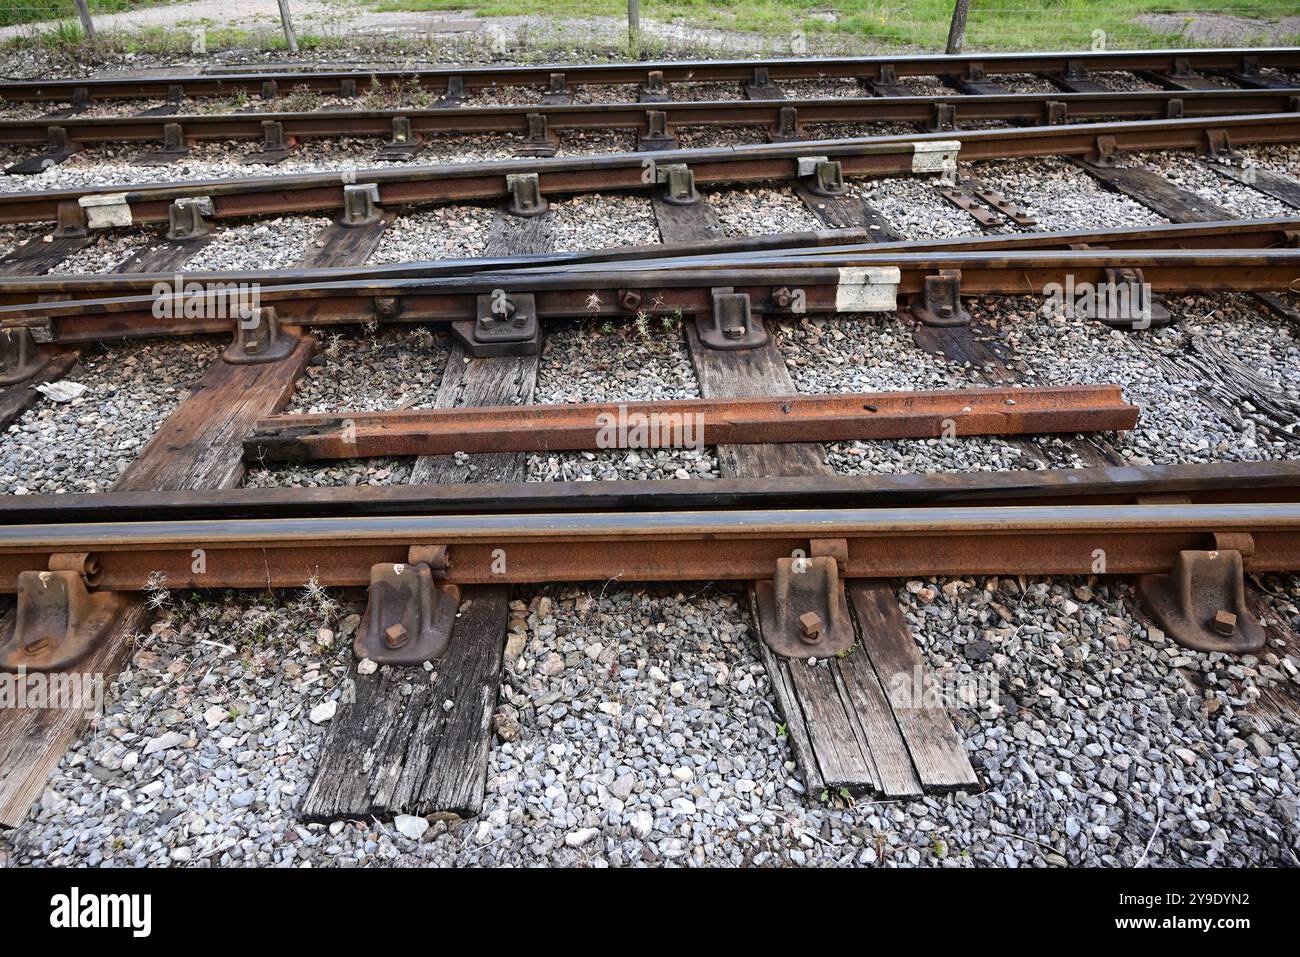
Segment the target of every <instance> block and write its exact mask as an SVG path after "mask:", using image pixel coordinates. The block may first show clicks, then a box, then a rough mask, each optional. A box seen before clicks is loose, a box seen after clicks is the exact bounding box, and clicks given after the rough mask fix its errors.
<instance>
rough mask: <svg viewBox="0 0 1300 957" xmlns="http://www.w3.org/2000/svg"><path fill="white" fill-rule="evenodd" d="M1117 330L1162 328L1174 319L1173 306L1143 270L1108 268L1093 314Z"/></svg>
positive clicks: (1098, 319) (1099, 320) (1098, 292)
mask: <svg viewBox="0 0 1300 957" xmlns="http://www.w3.org/2000/svg"><path fill="white" fill-rule="evenodd" d="M1093 318H1095V319H1096V320H1097V321H1098V322H1101V323H1104V324H1105V325H1108V326H1110V327H1111V328H1113V329H1133V330H1141V329H1159V328H1160V327H1161V326H1167V325H1169V323H1171V322H1172V321H1173V317H1172V316H1171V315H1170V314H1169V308H1168V307H1167V306H1166V305H1165V304H1164V303H1163V302H1162V301H1160V299H1159V298H1157V296H1156V295H1155V294H1154V293H1153V292H1152V291H1151V287H1150V286H1148V285H1147V282H1146V278H1145V277H1144V276H1143V275H1142V270H1141V269H1107V270H1105V271H1104V274H1103V278H1102V283H1101V288H1100V289H1098V290H1097V310H1096V315H1095V316H1094V317H1093Z"/></svg>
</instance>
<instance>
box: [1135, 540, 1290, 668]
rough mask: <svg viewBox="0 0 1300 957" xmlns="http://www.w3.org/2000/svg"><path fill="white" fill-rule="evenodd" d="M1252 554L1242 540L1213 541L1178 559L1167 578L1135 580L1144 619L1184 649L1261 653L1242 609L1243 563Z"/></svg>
mask: <svg viewBox="0 0 1300 957" xmlns="http://www.w3.org/2000/svg"><path fill="white" fill-rule="evenodd" d="M1254 551H1255V541H1254V538H1253V537H1252V536H1250V535H1248V534H1232V535H1222V534H1218V533H1216V534H1215V536H1214V548H1213V549H1211V550H1207V551H1199V550H1192V549H1188V550H1186V551H1182V552H1179V553H1178V557H1177V558H1176V559H1174V567H1173V571H1171V572H1170V573H1169V574H1167V575H1140V576H1138V583H1137V594H1138V598H1139V599H1140V600H1141V602H1142V605H1143V607H1144V608H1145V609H1146V610H1147V613H1148V614H1150V615H1151V617H1152V618H1154V619H1155V620H1156V622H1157V623H1159V625H1160V627H1161V628H1163V629H1164V630H1165V632H1166V633H1167V634H1168V635H1169V636H1170V637H1171V638H1173V639H1174V641H1176V642H1178V643H1179V644H1180V645H1182V646H1183V647H1184V648H1191V649H1193V650H1195V651H1220V652H1223V653H1225V654H1230V655H1242V654H1250V653H1252V652H1256V651H1259V650H1260V649H1261V648H1263V647H1264V640H1265V638H1266V634H1265V632H1264V627H1263V626H1262V625H1261V624H1260V623H1259V622H1258V621H1257V620H1256V619H1255V616H1254V615H1252V614H1251V613H1250V611H1249V610H1248V609H1247V608H1246V580H1245V574H1244V569H1245V559H1246V558H1247V557H1249V556H1250V555H1252V554H1253V553H1254Z"/></svg>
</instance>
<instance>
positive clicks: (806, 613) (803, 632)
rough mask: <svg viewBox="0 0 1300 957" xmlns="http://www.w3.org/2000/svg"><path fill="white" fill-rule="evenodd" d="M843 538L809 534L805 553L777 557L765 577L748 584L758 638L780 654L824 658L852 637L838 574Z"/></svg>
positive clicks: (850, 642) (845, 645)
mask: <svg viewBox="0 0 1300 957" xmlns="http://www.w3.org/2000/svg"><path fill="white" fill-rule="evenodd" d="M847 563H848V542H847V541H846V540H845V539H842V538H840V539H812V540H811V542H810V548H809V554H808V555H794V556H791V557H790V558H778V559H777V561H776V569H775V571H774V574H773V576H772V580H771V581H759V582H755V583H754V591H755V595H756V596H757V598H758V616H759V624H760V625H761V627H762V631H763V641H765V642H766V643H767V646H768V647H769V648H771V649H772V650H773V651H774V652H776V653H777V654H778V655H781V656H783V657H786V658H809V657H816V658H828V657H830V656H832V655H837V654H840V653H841V652H845V651H848V650H849V649H850V648H852V647H853V643H854V642H855V641H856V640H857V638H856V635H855V633H854V630H853V619H852V617H850V615H849V605H848V600H847V599H846V598H845V595H844V582H843V580H842V579H841V577H840V575H841V573H842V571H843V570H844V566H845V565H847Z"/></svg>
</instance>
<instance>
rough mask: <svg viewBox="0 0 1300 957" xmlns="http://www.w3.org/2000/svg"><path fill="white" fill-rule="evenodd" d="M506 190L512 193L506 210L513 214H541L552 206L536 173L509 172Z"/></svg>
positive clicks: (528, 215)
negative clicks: (543, 192)
mask: <svg viewBox="0 0 1300 957" xmlns="http://www.w3.org/2000/svg"><path fill="white" fill-rule="evenodd" d="M506 191H507V192H508V193H509V194H510V198H509V199H508V200H506V212H508V213H509V214H510V215H511V216H522V217H525V218H528V217H532V216H541V215H543V214H544V213H545V212H546V211H547V210H548V209H550V208H551V203H550V200H548V199H547V198H546V197H545V196H544V195H543V194H542V186H541V181H540V180H539V179H538V176H537V174H536V173H507V174H506Z"/></svg>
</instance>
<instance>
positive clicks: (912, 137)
mask: <svg viewBox="0 0 1300 957" xmlns="http://www.w3.org/2000/svg"><path fill="white" fill-rule="evenodd" d="M1218 131H1222V132H1223V133H1224V134H1226V136H1227V137H1228V138H1229V139H1230V141H1231V142H1232V143H1235V144H1247V143H1250V144H1261V145H1262V144H1276V143H1295V142H1300V113H1294V112H1293V113H1277V114H1257V115H1247V116H1222V117H1200V118H1193V119H1176V120H1134V121H1126V122H1118V123H1072V124H1066V125H1063V126H1033V127H1010V128H1002V129H991V130H954V131H946V132H942V133H917V134H909V135H903V136H874V137H863V138H857V139H838V140H804V141H799V142H796V143H766V144H753V145H744V146H735V147H728V148H721V149H685V150H681V149H679V150H664V151H656V152H654V153H614V154H608V155H604V156H595V157H552V158H549V159H527V160H503V161H494V162H489V163H461V164H445V165H439V166H404V167H401V168H397V169H393V168H386V169H370V170H352V169H350V170H346V171H344V172H339V173H296V174H286V175H282V176H261V177H251V178H246V179H220V180H201V181H190V182H184V183H162V184H149V185H142V186H132V185H115V186H103V187H90V188H78V189H63V190H48V191H38V192H23V193H0V223H34V222H54V221H56V220H58V219H59V213H60V208H63V209H64V211H65V215H66V216H68V217H69V218H75V217H78V216H80V215H81V214H82V211H81V210H80V209H78V204H79V203H80V202H81V201H82V200H83V199H85V200H88V201H89V198H90V197H98V201H99V202H105V201H108V200H109V199H112V200H115V201H118V202H119V203H120V206H119V208H117V209H116V210H115V215H114V220H113V221H114V222H115V223H116V224H118V225H131V224H137V223H153V222H166V221H167V220H168V208H169V207H170V205H171V204H172V202H174V201H175V200H177V199H183V198H187V197H208V198H210V199H211V201H212V207H213V212H212V213H211V216H210V218H213V219H218V220H220V219H229V218H237V217H246V216H259V215H273V214H280V213H290V212H308V211H314V210H338V209H342V208H343V205H344V186H345V185H347V184H351V183H355V184H374V185H375V186H376V187H377V188H378V194H379V199H378V202H379V204H380V205H381V206H388V207H392V208H398V207H402V206H408V205H419V204H428V203H456V202H474V201H482V200H500V199H504V198H506V197H507V196H509V195H510V190H509V187H508V184H507V179H506V177H507V176H510V175H514V174H530V173H536V174H537V176H538V189H539V191H540V193H541V195H543V196H559V195H565V194H572V193H585V192H594V191H600V192H609V191H617V190H633V191H644V190H647V189H659V188H660V187H659V186H657V185H655V184H653V183H648V182H646V176H645V173H646V165H645V164H646V160H647V159H653V161H654V162H655V163H656V164H657V165H659V166H664V165H670V164H684V165H687V166H688V167H689V168H690V169H691V171H692V173H693V174H694V176H695V182H696V183H697V185H718V184H730V183H752V182H764V181H781V180H787V181H788V180H795V179H798V178H799V177H800V176H801V175H802V174H801V173H800V169H799V158H800V157H808V156H825V157H827V158H829V159H831V160H835V161H838V162H839V163H840V165H841V168H842V171H843V174H844V175H845V176H847V177H869V176H897V175H907V176H910V175H913V173H914V172H915V170H916V169H917V167H918V162H919V157H920V153H919V152H918V151H927V150H928V151H934V150H940V151H942V150H943V149H944V148H945V147H944V145H943V144H947V143H956V144H958V145H959V147H960V158H961V160H963V161H969V162H977V161H980V160H989V159H1012V158H1016V157H1027V156H1080V157H1086V156H1089V155H1092V154H1095V153H1096V152H1097V150H1098V146H1099V139H1104V142H1105V144H1106V145H1107V146H1108V147H1109V148H1113V149H1114V150H1117V151H1120V152H1123V151H1125V150H1135V149H1141V150H1165V149H1200V148H1204V147H1205V146H1206V145H1207V142H1208V140H1207V137H1208V136H1209V134H1210V133H1211V132H1216V133H1217V132H1218ZM929 155H933V154H932V153H931V154H929Z"/></svg>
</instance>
